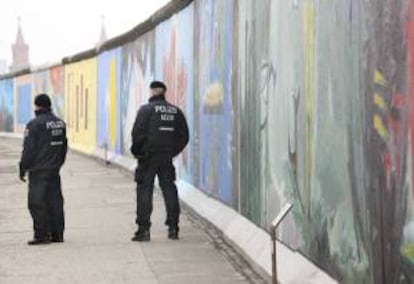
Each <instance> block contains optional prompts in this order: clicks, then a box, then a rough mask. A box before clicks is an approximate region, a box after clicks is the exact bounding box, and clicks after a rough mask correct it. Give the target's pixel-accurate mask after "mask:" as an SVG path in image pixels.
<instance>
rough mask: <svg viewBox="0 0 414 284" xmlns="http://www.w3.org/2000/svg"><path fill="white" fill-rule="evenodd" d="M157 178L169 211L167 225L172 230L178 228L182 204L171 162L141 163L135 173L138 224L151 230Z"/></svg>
mask: <svg viewBox="0 0 414 284" xmlns="http://www.w3.org/2000/svg"><path fill="white" fill-rule="evenodd" d="M155 176H158V181H159V184H160V187H161V190H162V194H163V197H164V202H165V207H166V210H167V220H166V222H165V225H167V226H169V227H170V228H176V227H178V223H179V215H180V204H179V201H178V193H177V187H176V185H175V178H176V176H175V168H174V165H173V163H172V161H171V160H167V161H164V162H159V161H158V162H151V161H149V162H139V164H138V168H137V169H136V172H135V181H136V182H137V218H136V223H137V225H138V226H139V228H141V229H149V228H150V227H151V213H152V196H153V191H154V179H155Z"/></svg>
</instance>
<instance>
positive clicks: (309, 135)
mask: <svg viewBox="0 0 414 284" xmlns="http://www.w3.org/2000/svg"><path fill="white" fill-rule="evenodd" d="M302 20H303V34H304V62H305V66H304V73H305V74H304V75H305V76H304V79H305V81H304V95H305V111H306V116H305V117H306V121H305V123H306V125H305V135H306V149H305V188H304V190H305V192H304V197H305V198H304V201H305V210H306V214H307V216H308V217H310V215H311V177H312V173H313V170H312V166H313V126H314V121H313V120H314V114H313V112H314V110H313V101H314V70H315V68H314V65H315V9H314V3H313V0H305V1H304V2H303V14H302Z"/></svg>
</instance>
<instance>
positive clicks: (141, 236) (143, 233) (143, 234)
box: [131, 229, 151, 242]
mask: <svg viewBox="0 0 414 284" xmlns="http://www.w3.org/2000/svg"><path fill="white" fill-rule="evenodd" d="M131 240H132V241H133V242H149V241H150V240H151V235H150V231H149V229H138V231H137V232H136V233H135V236H134V237H133V238H132V239H131Z"/></svg>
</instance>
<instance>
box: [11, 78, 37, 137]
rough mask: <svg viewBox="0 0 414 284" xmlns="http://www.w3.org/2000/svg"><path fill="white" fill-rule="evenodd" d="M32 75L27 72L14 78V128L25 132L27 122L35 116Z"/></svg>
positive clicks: (19, 131) (18, 131)
mask: <svg viewBox="0 0 414 284" xmlns="http://www.w3.org/2000/svg"><path fill="white" fill-rule="evenodd" d="M32 85H33V81H32V75H31V74H27V75H23V76H19V77H17V78H15V79H14V101H15V104H14V112H15V115H16V117H15V124H14V130H15V131H16V132H17V133H23V131H24V129H25V128H26V124H27V123H28V122H29V121H30V120H31V119H32V118H33V117H34V114H33V95H32Z"/></svg>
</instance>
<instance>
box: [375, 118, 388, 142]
mask: <svg viewBox="0 0 414 284" xmlns="http://www.w3.org/2000/svg"><path fill="white" fill-rule="evenodd" d="M374 128H375V130H376V131H377V133H378V134H379V135H380V136H381V137H382V139H384V140H387V139H388V130H387V128H386V127H385V125H384V122H383V121H382V118H381V116H379V115H378V114H375V115H374Z"/></svg>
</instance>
